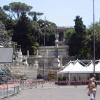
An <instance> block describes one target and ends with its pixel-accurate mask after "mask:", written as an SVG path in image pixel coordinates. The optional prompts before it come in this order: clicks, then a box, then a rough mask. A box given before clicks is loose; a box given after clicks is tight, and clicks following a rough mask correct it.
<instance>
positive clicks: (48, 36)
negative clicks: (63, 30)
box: [38, 20, 57, 46]
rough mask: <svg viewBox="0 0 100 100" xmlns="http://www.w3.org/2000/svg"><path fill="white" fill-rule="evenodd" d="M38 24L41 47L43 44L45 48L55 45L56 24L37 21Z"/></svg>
mask: <svg viewBox="0 0 100 100" xmlns="http://www.w3.org/2000/svg"><path fill="white" fill-rule="evenodd" d="M38 24H39V26H40V30H41V41H40V43H41V45H44V42H45V45H46V46H53V45H55V33H56V29H57V26H56V24H54V23H52V22H49V21H47V20H46V21H44V20H39V21H38Z"/></svg>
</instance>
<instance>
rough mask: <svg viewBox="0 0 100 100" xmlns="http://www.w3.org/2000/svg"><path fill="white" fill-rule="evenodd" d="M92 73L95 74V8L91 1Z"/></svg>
mask: <svg viewBox="0 0 100 100" xmlns="http://www.w3.org/2000/svg"><path fill="white" fill-rule="evenodd" d="M93 66H94V67H93V68H94V69H93V73H94V74H95V7H94V0H93Z"/></svg>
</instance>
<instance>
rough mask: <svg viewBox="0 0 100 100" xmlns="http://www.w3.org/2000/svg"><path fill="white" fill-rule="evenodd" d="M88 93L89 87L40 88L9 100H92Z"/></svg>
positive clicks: (8, 99)
mask: <svg viewBox="0 0 100 100" xmlns="http://www.w3.org/2000/svg"><path fill="white" fill-rule="evenodd" d="M87 91H88V89H87V86H77V87H76V86H44V87H41V86H40V87H37V88H35V87H33V88H32V89H25V90H22V91H21V92H20V93H19V94H17V95H15V96H11V97H9V98H7V100H90V98H89V96H87ZM5 100H6V99H5ZM96 100H100V86H98V88H97V94H96Z"/></svg>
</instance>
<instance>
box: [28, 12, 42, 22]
mask: <svg viewBox="0 0 100 100" xmlns="http://www.w3.org/2000/svg"><path fill="white" fill-rule="evenodd" d="M28 14H29V15H30V16H31V17H32V19H33V21H38V16H42V15H43V13H40V12H35V11H31V12H29V13H28Z"/></svg>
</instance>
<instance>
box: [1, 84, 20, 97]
mask: <svg viewBox="0 0 100 100" xmlns="http://www.w3.org/2000/svg"><path fill="white" fill-rule="evenodd" d="M19 91H20V86H19V85H18V84H2V85H0V99H2V98H7V97H9V96H11V95H14V94H17V93H19Z"/></svg>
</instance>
